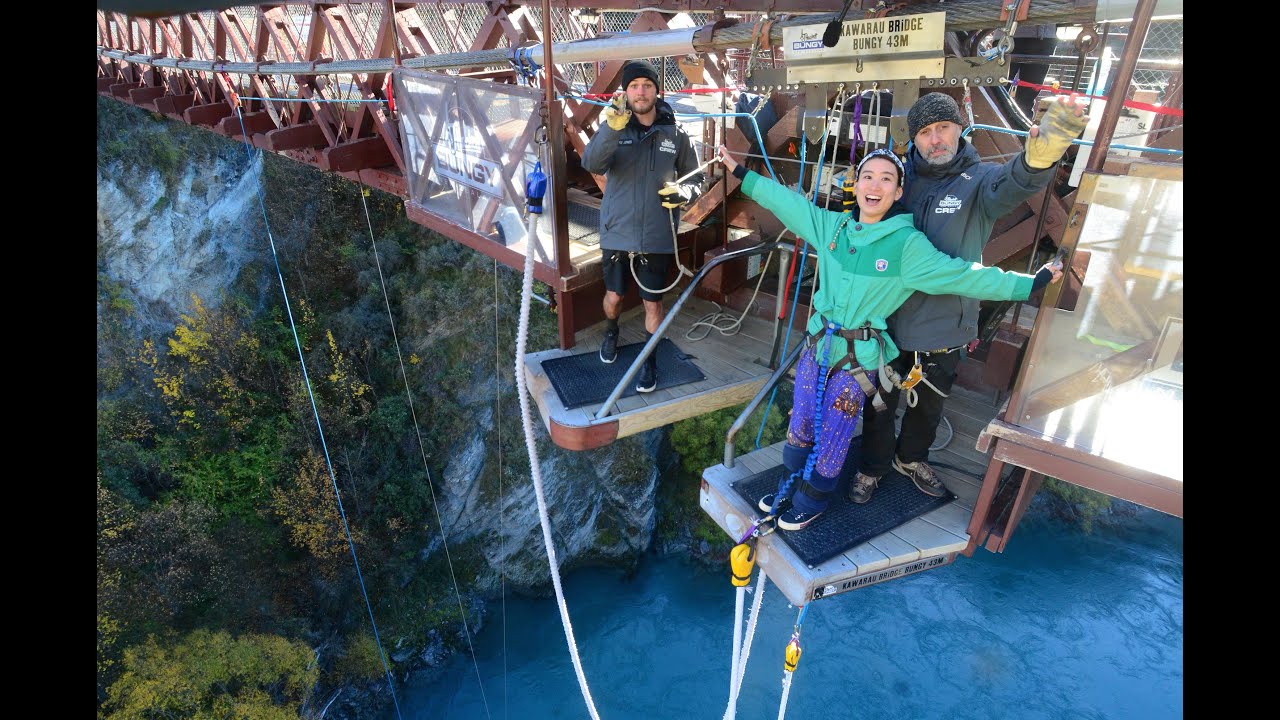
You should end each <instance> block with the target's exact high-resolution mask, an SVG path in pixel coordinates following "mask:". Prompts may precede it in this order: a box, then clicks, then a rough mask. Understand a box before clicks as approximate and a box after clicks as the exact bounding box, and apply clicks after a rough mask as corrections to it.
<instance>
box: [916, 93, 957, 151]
mask: <svg viewBox="0 0 1280 720" xmlns="http://www.w3.org/2000/svg"><path fill="white" fill-rule="evenodd" d="M943 120H949V121H951V122H953V123H955V124H957V125H959V126H960V127H962V128H963V127H968V123H966V122H965V121H964V118H963V117H961V116H960V106H959V105H957V104H956V101H955V99H954V98H952V97H951V96H950V95H947V94H945V93H940V92H931V93H929V94H928V95H925V96H924V97H922V98H920V99H919V100H917V101H916V103H915V105H912V106H911V110H910V111H909V112H908V113H907V132H908V133H910V134H911V138H912V139H913V140H914V139H915V137H916V133H918V132H920V130H921V128H924V127H926V126H928V125H932V124H933V123H936V122H942V121H943Z"/></svg>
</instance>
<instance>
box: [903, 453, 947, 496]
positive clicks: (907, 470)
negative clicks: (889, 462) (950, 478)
mask: <svg viewBox="0 0 1280 720" xmlns="http://www.w3.org/2000/svg"><path fill="white" fill-rule="evenodd" d="M893 469H894V470H897V471H898V472H900V473H902V474H903V475H906V476H907V477H909V478H911V482H913V483H915V484H916V489H918V490H919V491H920V492H922V493H924V494H925V495H932V496H933V497H942V496H943V495H946V494H947V486H946V485H943V484H942V481H941V480H939V479H938V476H937V475H934V474H933V468H931V467H929V463H927V462H925V461H923V460H917V461H915V462H913V463H904V462H902V461H901V460H899V459H898V458H896V457H895V458H894V459H893Z"/></svg>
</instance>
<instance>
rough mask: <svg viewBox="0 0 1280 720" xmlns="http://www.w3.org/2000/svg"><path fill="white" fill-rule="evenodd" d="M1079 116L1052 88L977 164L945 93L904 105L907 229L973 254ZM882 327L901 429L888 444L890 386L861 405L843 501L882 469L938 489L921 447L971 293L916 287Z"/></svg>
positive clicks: (970, 313) (937, 413)
mask: <svg viewBox="0 0 1280 720" xmlns="http://www.w3.org/2000/svg"><path fill="white" fill-rule="evenodd" d="M1088 123H1089V118H1088V116H1087V115H1085V114H1084V108H1083V106H1082V105H1079V104H1077V103H1076V101H1075V100H1068V99H1067V98H1066V97H1064V96H1059V97H1058V98H1057V100H1056V101H1055V102H1051V103H1050V105H1049V109H1048V111H1047V112H1046V113H1045V115H1044V118H1043V119H1042V120H1041V121H1040V124H1039V125H1038V126H1036V127H1033V128H1031V131H1030V133H1029V137H1028V138H1027V142H1026V147H1025V148H1024V150H1023V151H1022V152H1021V153H1019V154H1018V156H1017V157H1015V158H1013V159H1012V160H1010V161H1009V162H1007V163H1003V164H1002V163H993V162H982V161H980V160H979V159H978V151H977V150H976V149H974V147H973V145H971V144H969V143H968V142H967V141H966V140H965V139H964V138H963V137H961V131H962V130H963V129H964V127H965V121H964V118H963V117H962V116H961V115H960V107H959V106H958V105H957V104H956V101H955V100H954V99H952V98H951V96H949V95H945V94H943V93H939V92H933V93H929V94H928V95H925V96H924V97H921V98H920V99H919V100H917V101H916V102H915V104H914V105H912V106H911V110H910V112H908V113H907V126H908V132H909V133H910V134H911V138H912V141H913V148H912V149H911V150H909V151H908V155H907V162H906V166H907V176H906V193H905V195H904V196H903V198H902V202H903V203H904V204H905V205H906V206H907V207H908V208H909V209H910V210H911V212H912V214H913V215H914V217H915V225H916V228H918V229H919V230H921V231H922V232H924V234H925V235H926V236H927V237H928V238H929V240H930V241H931V242H933V244H934V246H935V247H937V248H938V249H939V250H941V251H942V252H944V253H947V254H948V255H951V256H953V257H959V258H964V259H965V260H969V261H972V262H982V248H983V246H985V245H986V244H987V240H988V239H989V238H990V236H991V229H992V227H994V226H995V223H996V220H998V219H999V218H1000V217H1001V216H1003V215H1005V214H1006V213H1008V212H1009V211H1011V210H1013V209H1014V208H1015V207H1017V206H1018V204H1019V203H1021V202H1023V201H1024V200H1026V199H1027V198H1029V197H1031V196H1032V195H1033V194H1035V193H1036V192H1038V191H1039V190H1041V189H1043V188H1045V187H1046V186H1048V184H1049V181H1050V180H1051V179H1052V176H1053V171H1052V170H1051V168H1052V167H1053V166H1054V165H1055V164H1056V163H1057V162H1058V159H1059V158H1061V157H1062V155H1063V153H1064V152H1066V150H1067V147H1068V146H1070V144H1071V141H1072V140H1074V139H1075V138H1077V137H1079V135H1080V133H1081V132H1083V131H1084V128H1085V126H1086V125H1088ZM889 332H890V334H891V335H892V336H893V338H894V339H895V340H897V342H898V348H899V349H900V350H901V351H902V354H901V355H899V356H898V357H897V358H896V359H895V360H894V361H893V362H891V363H890V367H892V368H893V369H894V370H896V371H897V372H898V374H899V375H901V376H902V378H903V379H904V380H906V381H907V382H910V378H912V377H913V370H914V371H915V375H916V376H919V377H922V378H923V379H922V381H920V382H919V383H918V384H916V385H915V386H914V387H912V388H911V389H910V390H908V391H907V392H908V393H909V395H910V398H909V400H908V403H907V410H906V414H905V415H904V416H903V418H902V432H901V434H900V435H899V437H898V439H897V443H896V446H895V443H894V424H893V419H894V414H895V412H896V410H897V406H898V396H899V395H900V394H901V393H900V391H898V390H897V389H895V390H894V391H893V392H889V393H882V395H883V396H884V399H885V403H886V406H887V407H886V408H885V409H884V410H881V411H879V412H875V411H874V409H873V408H870V407H868V408H867V411H866V414H865V415H864V417H863V429H862V463H861V464H862V468H861V470H860V471H859V472H858V474H857V475H856V476H855V477H854V480H853V481H852V482H851V483H849V499H850V500H852V501H854V502H858V503H864V502H866V501H867V500H870V499H871V493H872V491H874V490H875V488H876V484H877V483H878V482H879V481H880V478H881V477H883V476H884V474H885V473H886V472H888V471H889V467H890V462H892V467H893V468H894V469H895V470H897V471H898V472H901V473H902V474H903V475H906V476H907V477H909V478H911V480H912V481H913V482H914V483H915V485H916V487H917V488H918V489H919V490H920V491H921V492H923V493H926V494H928V495H933V496H935V497H941V496H943V495H945V494H946V491H947V490H946V487H944V486H943V484H942V481H941V480H939V479H938V478H937V476H935V475H934V473H933V469H932V468H930V467H929V463H928V462H927V460H928V459H929V446H930V445H932V444H933V439H934V435H935V434H936V433H937V430H938V423H939V422H941V420H942V405H943V398H945V397H946V395H945V394H946V393H949V392H951V385H952V383H954V382H955V379H956V370H957V368H958V367H959V366H960V360H961V359H962V358H963V356H964V353H965V352H966V346H967V345H968V344H969V342H970V341H972V340H973V339H975V338H976V337H977V336H978V301H977V300H974V299H972V298H966V297H960V296H959V295H926V294H924V293H919V292H917V293H916V294H914V295H912V296H911V297H910V298H908V299H907V301H906V303H904V304H903V305H902V307H901V308H899V309H898V311H897V312H896V313H894V314H893V315H892V316H891V317H890V318H889Z"/></svg>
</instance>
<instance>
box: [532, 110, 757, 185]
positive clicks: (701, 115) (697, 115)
mask: <svg viewBox="0 0 1280 720" xmlns="http://www.w3.org/2000/svg"><path fill="white" fill-rule="evenodd" d="M556 98H557V99H558V100H565V99H570V100H576V101H578V102H582V103H586V104H588V105H599V106H600V107H608V106H609V103H607V102H601V101H599V100H592V99H590V98H584V97H582V96H580V95H558V96H556ZM674 114H675V116H676V117H693V118H718V117H740V118H746V119H747V120H750V121H751V130H752V131H753V132H754V133H755V135H756V142H758V143H760V150H761V152H764V138H763V137H761V135H760V126H759V125H757V124H756V119H755V116H753V115H752V114H751V113H674ZM764 166H765V167H766V168H768V170H769V174H770V175H772V176H773V179H774V180H777V179H778V173H776V172H774V171H773V165H772V164H771V163H770V162H769V154H768V153H764Z"/></svg>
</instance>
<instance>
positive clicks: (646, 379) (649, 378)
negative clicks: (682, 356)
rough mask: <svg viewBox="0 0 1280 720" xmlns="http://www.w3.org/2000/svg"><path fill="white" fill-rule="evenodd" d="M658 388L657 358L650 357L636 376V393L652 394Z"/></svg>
mask: <svg viewBox="0 0 1280 720" xmlns="http://www.w3.org/2000/svg"><path fill="white" fill-rule="evenodd" d="M657 387H658V358H656V357H654V356H652V355H650V356H649V357H648V358H646V359H645V361H644V364H643V365H641V366H640V372H639V373H637V374H636V392H642V393H647V392H653V391H654V389H655V388H657Z"/></svg>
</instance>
